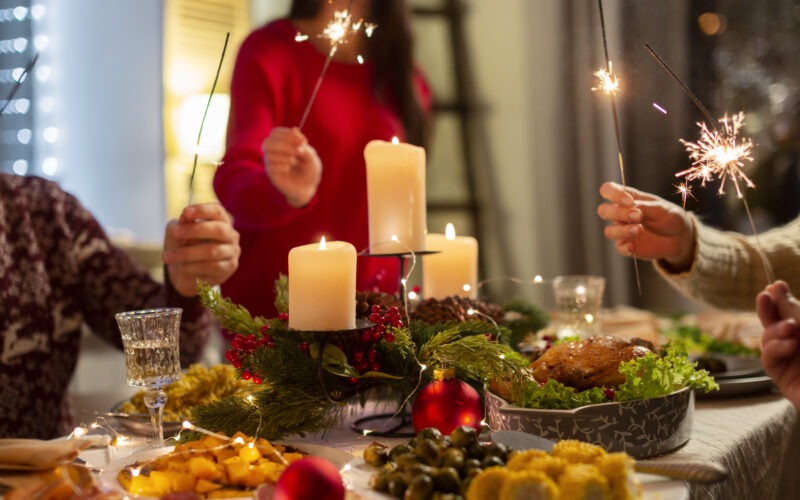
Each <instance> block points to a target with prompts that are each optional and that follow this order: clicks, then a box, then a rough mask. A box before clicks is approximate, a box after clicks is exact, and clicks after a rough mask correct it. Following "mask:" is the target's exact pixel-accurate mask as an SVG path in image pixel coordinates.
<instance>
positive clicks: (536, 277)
mask: <svg viewBox="0 0 800 500" xmlns="http://www.w3.org/2000/svg"><path fill="white" fill-rule="evenodd" d="M543 281H544V278H542V275H541V274H537V275H536V276H534V277H533V282H534V283H542V282H543Z"/></svg>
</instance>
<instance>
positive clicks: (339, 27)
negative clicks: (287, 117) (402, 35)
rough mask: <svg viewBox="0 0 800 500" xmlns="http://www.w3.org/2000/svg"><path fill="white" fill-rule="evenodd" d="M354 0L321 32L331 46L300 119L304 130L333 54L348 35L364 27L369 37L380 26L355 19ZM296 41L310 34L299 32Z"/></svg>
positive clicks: (360, 61) (304, 39)
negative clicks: (353, 13) (353, 11)
mask: <svg viewBox="0 0 800 500" xmlns="http://www.w3.org/2000/svg"><path fill="white" fill-rule="evenodd" d="M352 3H353V2H352V0H351V1H350V2H349V3H348V4H347V8H346V9H345V10H339V11H336V12H334V13H333V20H331V22H329V23H328V24H327V25H326V26H325V29H323V30H322V33H320V34H319V35H317V36H319V37H320V38H326V39H328V41H329V42H330V45H331V48H330V50H329V51H328V56H327V57H326V58H325V64H324V65H323V66H322V71H321V72H320V74H319V78H317V83H316V84H315V85H314V90H313V91H312V92H311V97H310V98H309V99H308V104H306V109H305V111H303V117H302V118H301V119H300V124H299V125H298V128H300V129H301V130H302V128H303V125H305V123H306V119H308V113H309V112H310V111H311V105H312V104H313V103H314V99H316V97H317V92H319V88H320V86H321V85H322V80H323V78H325V73H327V72H328V66H330V64H331V60H332V59H333V56H334V55H336V51H337V50H338V48H339V46H340V45H343V44H345V43H347V39H348V35H351V34H355V33H358V32H359V31H361V29H362V28H363V29H364V34H365V35H366V36H367V38H369V37H371V36H372V34H373V33H374V32H375V29H376V28H377V27H378V25H377V24H374V23H367V22H364V20H363V19H359V20H358V21H355V22H354V21H353V16H352V15H351V14H350V4H352ZM294 39H295V41H296V42H304V41H306V40H308V35H305V34H303V33H299V32H298V33H297V34H296V35H295V37H294ZM357 59H358V62H359V64H363V57H361V55H360V54H359V55H358V56H357Z"/></svg>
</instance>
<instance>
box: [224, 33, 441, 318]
mask: <svg viewBox="0 0 800 500" xmlns="http://www.w3.org/2000/svg"><path fill="white" fill-rule="evenodd" d="M296 33H297V30H296V29H295V28H294V27H293V25H292V24H291V22H289V21H288V20H279V21H274V22H272V23H270V24H267V25H266V26H264V27H262V28H260V29H258V30H256V31H254V32H253V33H251V34H250V35H249V36H248V37H247V39H246V40H245V41H244V42H243V44H242V46H241V48H240V50H239V54H238V56H237V60H236V64H235V68H234V72H233V78H232V83H231V110H230V118H229V122H228V137H227V151H226V153H225V157H224V160H223V162H222V164H221V165H220V166H219V168H218V169H217V171H216V174H215V177H214V190H215V191H216V194H217V197H218V198H219V200H220V202H221V203H222V204H223V205H224V206H225V207H226V208H227V209H228V211H230V212H231V213H232V214H233V217H234V225H235V227H236V229H238V230H239V233H240V234H241V246H242V255H241V258H240V260H239V269H238V270H237V271H236V273H235V274H234V275H233V276H232V277H231V278H230V279H229V280H228V281H227V282H226V283H225V284H224V285H223V286H222V292H223V295H225V296H227V297H229V298H230V299H231V300H233V301H234V302H236V303H238V304H241V305H243V306H244V307H246V308H247V309H248V310H249V311H250V313H252V314H254V315H256V314H257V315H263V316H273V315H274V314H275V307H274V304H273V302H274V298H275V297H274V287H273V285H274V281H275V279H276V278H277V277H278V274H279V273H281V272H282V273H287V268H288V261H287V256H288V253H289V250H290V249H291V248H293V247H295V246H298V245H305V244H308V243H313V242H317V241H319V240H320V237H322V236H325V239H326V240H328V241H332V240H342V241H348V242H350V243H352V244H353V245H354V246H355V247H356V249H357V250H358V251H366V250H367V248H368V245H369V237H368V226H367V191H366V166H365V163H364V153H363V152H364V146H366V144H367V142H369V141H370V140H372V139H382V140H391V138H392V137H394V136H397V137H398V138H399V139H400V140H403V138H404V132H403V128H402V124H401V122H400V120H399V118H398V116H397V115H396V113H395V112H394V111H393V110H392V109H390V108H389V107H388V106H387V104H386V103H383V102H379V101H378V100H377V99H376V98H375V93H374V90H373V87H372V81H373V79H372V74H371V70H372V68H371V65H370V63H369V62H366V63H365V64H363V65H358V64H347V63H341V62H337V61H332V62H331V64H330V66H329V68H328V70H327V72H326V73H325V76H324V79H323V81H322V85H321V87H320V89H319V93H318V94H317V96H316V99H315V100H314V103H313V105H312V107H311V110H310V114H309V116H308V118H307V120H306V123H305V124H304V126H303V129H302V132H303V133H304V134H305V135H306V136H307V137H308V140H309V143H310V144H311V145H312V146H313V147H314V148H315V149H316V150H317V153H318V154H319V157H320V159H321V161H322V168H323V170H322V181H321V183H320V185H319V188H318V190H317V193H316V195H315V196H314V198H313V199H312V201H311V202H310V203H309V204H308V206H306V207H304V208H302V209H295V208H292V207H291V206H290V205H289V204H288V203H287V202H286V199H285V198H284V196H283V195H282V194H281V193H280V192H279V191H278V190H277V189H275V187H274V186H273V185H272V184H271V183H270V181H269V179H268V178H267V174H266V171H265V169H264V162H263V158H262V150H261V144H262V142H263V141H264V139H265V138H266V137H267V136H268V135H269V133H270V131H271V130H272V128H274V127H276V126H287V127H293V126H297V125H299V123H300V119H301V118H302V114H303V111H304V110H305V108H306V105H307V103H308V101H309V98H310V96H311V93H312V90H313V88H314V85H315V84H316V82H317V79H318V78H319V76H320V74H321V71H322V66H323V64H324V62H325V58H326V55H327V54H322V53H320V52H319V51H317V50H316V49H315V48H314V47H313V46H312V45H311V44H309V43H307V42H306V43H298V42H297V41H295V39H294V36H295V34H296ZM417 80H418V86H419V90H420V95H422V98H423V102H427V101H428V100H429V90H428V88H427V86H426V85H425V83H424V81H423V79H422V78H421V77H417ZM397 285H398V262H397V261H396V260H395V259H387V258H368V257H359V266H358V284H357V286H358V289H359V290H366V289H375V288H379V289H382V290H384V291H389V292H394V291H396V290H397Z"/></svg>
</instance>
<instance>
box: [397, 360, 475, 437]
mask: <svg viewBox="0 0 800 500" xmlns="http://www.w3.org/2000/svg"><path fill="white" fill-rule="evenodd" d="M482 420H483V405H482V404H481V396H480V394H478V391H476V390H475V389H474V388H473V387H472V386H471V385H469V384H467V383H466V382H463V381H461V380H458V379H456V378H455V371H454V370H453V369H452V368H448V369H441V368H437V369H435V370H434V371H433V382H431V383H430V384H428V385H426V386H425V387H424V388H423V389H422V390H421V391H420V392H419V394H418V395H417V398H416V399H415V400H414V405H413V406H412V407H411V423H412V424H413V425H414V431H415V432H419V431H421V430H422V429H425V428H428V427H435V428H437V429H439V430H440V431H441V432H442V434H450V432H452V430H453V429H455V428H456V427H459V426H462V425H467V426H469V427H472V428H474V429H475V430H477V431H479V432H480V430H481V421H482Z"/></svg>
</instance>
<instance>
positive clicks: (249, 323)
mask: <svg viewBox="0 0 800 500" xmlns="http://www.w3.org/2000/svg"><path fill="white" fill-rule="evenodd" d="M197 290H198V293H199V296H200V301H201V302H202V303H203V305H204V306H205V307H206V309H208V310H209V311H211V313H212V314H213V315H214V317H216V318H217V321H218V322H219V324H220V326H222V328H224V329H226V330H228V331H230V332H236V333H257V332H258V331H259V329H260V328H261V325H263V324H265V323H266V322H267V320H265V319H264V318H261V317H256V318H255V319H254V318H253V317H252V316H251V315H250V313H249V312H248V311H247V309H245V308H244V307H242V306H240V305H238V304H234V303H233V302H232V301H231V300H230V299H228V298H225V297H222V295H220V293H219V291H217V290H216V289H215V288H214V287H212V286H211V285H209V284H208V283H205V282H203V281H198V282H197Z"/></svg>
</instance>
